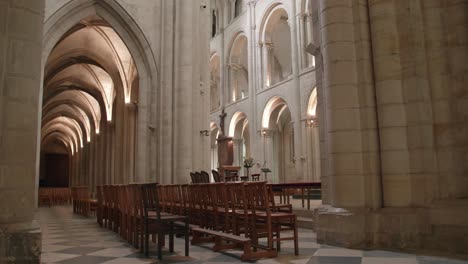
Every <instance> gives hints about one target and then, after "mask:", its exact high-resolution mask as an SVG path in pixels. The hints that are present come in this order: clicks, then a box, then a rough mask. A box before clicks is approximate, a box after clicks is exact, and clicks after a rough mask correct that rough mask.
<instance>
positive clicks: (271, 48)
mask: <svg viewBox="0 0 468 264" xmlns="http://www.w3.org/2000/svg"><path fill="white" fill-rule="evenodd" d="M290 19H292V18H291V16H290V15H289V14H288V12H287V10H286V9H285V7H284V6H283V5H282V4H280V3H276V4H275V5H273V6H271V7H270V8H269V9H268V11H267V13H266V15H265V16H264V18H263V21H262V24H261V28H260V36H259V39H260V44H261V52H260V54H261V61H262V74H263V86H264V87H269V86H272V85H275V84H277V83H279V82H281V81H284V80H286V79H287V78H289V76H290V75H291V74H292V72H293V67H292V42H291V27H290V25H289V20H290Z"/></svg>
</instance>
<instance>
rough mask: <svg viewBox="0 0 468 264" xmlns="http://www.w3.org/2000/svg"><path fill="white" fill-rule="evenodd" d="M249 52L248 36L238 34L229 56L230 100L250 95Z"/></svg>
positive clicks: (233, 100)
mask: <svg viewBox="0 0 468 264" xmlns="http://www.w3.org/2000/svg"><path fill="white" fill-rule="evenodd" d="M247 52H248V51H247V38H246V37H245V36H244V35H242V34H238V35H237V36H236V37H235V40H234V41H233V44H232V47H231V52H230V55H229V58H228V67H229V72H228V73H229V76H228V78H229V91H228V101H229V102H235V101H238V100H240V99H243V98H245V97H247V96H248V91H249V69H248V53H247Z"/></svg>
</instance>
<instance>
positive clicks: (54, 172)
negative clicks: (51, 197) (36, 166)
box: [42, 153, 69, 187]
mask: <svg viewBox="0 0 468 264" xmlns="http://www.w3.org/2000/svg"><path fill="white" fill-rule="evenodd" d="M44 167H45V170H44V178H43V182H42V185H43V186H44V187H68V173H69V169H68V155H67V154H56V153H53V154H52V153H46V154H45V156H44Z"/></svg>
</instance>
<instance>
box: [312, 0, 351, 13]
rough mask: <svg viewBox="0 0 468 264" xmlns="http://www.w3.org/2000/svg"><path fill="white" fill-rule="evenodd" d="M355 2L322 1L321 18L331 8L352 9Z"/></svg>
mask: <svg viewBox="0 0 468 264" xmlns="http://www.w3.org/2000/svg"><path fill="white" fill-rule="evenodd" d="M352 4H353V1H350V0H321V2H320V5H319V7H320V16H321V13H323V12H325V11H326V10H327V9H330V8H337V7H347V8H351V7H352Z"/></svg>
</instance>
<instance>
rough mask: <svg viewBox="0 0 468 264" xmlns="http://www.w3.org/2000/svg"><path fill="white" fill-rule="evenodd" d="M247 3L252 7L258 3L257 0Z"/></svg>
mask: <svg viewBox="0 0 468 264" xmlns="http://www.w3.org/2000/svg"><path fill="white" fill-rule="evenodd" d="M247 4H248V5H249V6H251V7H255V5H256V4H257V0H250V1H248V2H247Z"/></svg>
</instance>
